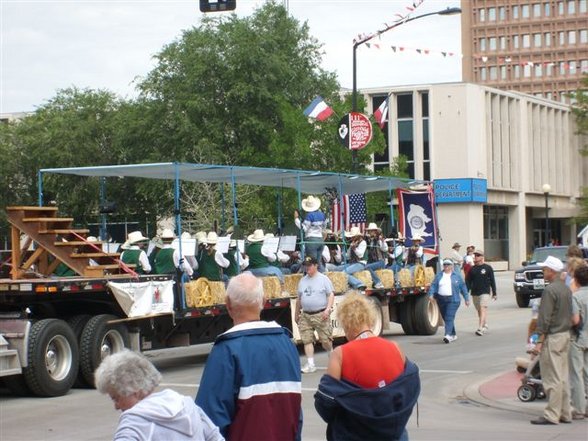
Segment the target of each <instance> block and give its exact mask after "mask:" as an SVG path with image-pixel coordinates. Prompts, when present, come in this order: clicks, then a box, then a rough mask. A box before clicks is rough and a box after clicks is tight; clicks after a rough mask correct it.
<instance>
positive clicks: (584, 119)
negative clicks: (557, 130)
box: [572, 75, 588, 223]
mask: <svg viewBox="0 0 588 441" xmlns="http://www.w3.org/2000/svg"><path fill="white" fill-rule="evenodd" d="M574 98H575V99H576V103H575V104H574V105H573V106H572V112H573V113H574V115H575V117H576V126H577V132H578V134H580V135H586V136H588V75H584V78H583V79H582V83H581V86H580V88H579V89H578V91H577V92H576V93H575V94H574ZM581 153H582V154H583V155H584V156H587V155H588V145H584V146H583V147H582V149H581ZM579 204H580V208H581V213H580V215H579V216H578V217H577V218H576V221H577V222H578V223H588V188H583V189H582V198H581V199H580V201H579Z"/></svg>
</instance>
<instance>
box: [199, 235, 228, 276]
mask: <svg viewBox="0 0 588 441" xmlns="http://www.w3.org/2000/svg"><path fill="white" fill-rule="evenodd" d="M205 242H206V250H205V251H204V252H203V253H202V254H201V255H200V260H199V261H198V268H199V269H198V273H199V275H200V277H206V278H207V279H208V280H210V281H212V282H220V281H224V282H228V280H229V276H227V275H226V274H225V273H224V270H226V269H227V268H228V267H229V265H230V263H231V262H229V260H228V259H226V258H225V257H224V256H223V254H222V253H221V252H220V251H218V250H217V249H216V243H217V242H218V235H217V234H216V233H215V232H214V231H210V232H209V233H208V234H207V235H206V241H205Z"/></svg>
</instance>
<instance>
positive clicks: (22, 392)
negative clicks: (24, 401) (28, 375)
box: [2, 374, 31, 397]
mask: <svg viewBox="0 0 588 441" xmlns="http://www.w3.org/2000/svg"><path fill="white" fill-rule="evenodd" d="M2 379H3V380H4V385H5V386H6V387H7V388H8V390H9V391H10V392H11V393H12V395H16V396H17V397H28V396H30V395H31V390H30V389H29V387H28V386H27V383H26V381H25V379H24V375H22V374H19V375H9V376H7V377H3V378H2Z"/></svg>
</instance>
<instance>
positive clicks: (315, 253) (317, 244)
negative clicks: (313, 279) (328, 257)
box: [304, 237, 325, 273]
mask: <svg viewBox="0 0 588 441" xmlns="http://www.w3.org/2000/svg"><path fill="white" fill-rule="evenodd" d="M324 246H325V243H324V242H323V240H322V239H321V238H318V237H307V238H305V239H304V255H305V256H311V257H314V258H315V259H316V261H317V262H318V270H319V271H320V272H321V273H324V272H325V264H324V263H323V247H324Z"/></svg>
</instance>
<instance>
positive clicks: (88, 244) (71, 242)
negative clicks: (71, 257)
mask: <svg viewBox="0 0 588 441" xmlns="http://www.w3.org/2000/svg"><path fill="white" fill-rule="evenodd" d="M103 243H105V242H88V241H85V242H84V241H82V240H69V241H67V242H54V243H53V245H55V246H56V247H67V246H75V247H83V246H86V247H91V245H96V246H97V247H98V248H102V244H103Z"/></svg>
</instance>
